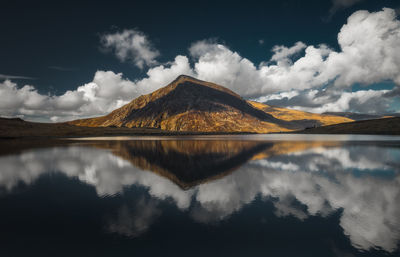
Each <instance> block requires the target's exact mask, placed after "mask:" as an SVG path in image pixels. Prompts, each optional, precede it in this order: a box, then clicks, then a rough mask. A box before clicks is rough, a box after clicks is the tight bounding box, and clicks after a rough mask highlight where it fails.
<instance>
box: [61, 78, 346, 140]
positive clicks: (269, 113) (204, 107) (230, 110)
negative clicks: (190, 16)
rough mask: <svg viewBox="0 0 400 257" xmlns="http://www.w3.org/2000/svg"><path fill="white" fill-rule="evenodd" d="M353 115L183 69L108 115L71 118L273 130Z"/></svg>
mask: <svg viewBox="0 0 400 257" xmlns="http://www.w3.org/2000/svg"><path fill="white" fill-rule="evenodd" d="M350 121H352V120H351V119H348V118H345V117H339V116H333V115H319V114H311V113H306V112H300V111H294V110H289V109H284V108H274V107H270V106H268V105H264V104H260V103H256V102H251V101H246V100H245V99H243V98H242V97H241V96H239V95H238V94H236V93H234V92H232V91H231V90H229V89H227V88H225V87H223V86H220V85H217V84H214V83H210V82H206V81H201V80H198V79H195V78H192V77H189V76H185V75H181V76H179V77H178V78H176V79H175V80H174V81H173V82H171V83H170V84H169V85H167V86H165V87H163V88H161V89H159V90H157V91H154V92H153V93H151V94H148V95H142V96H140V97H138V98H136V99H134V100H133V101H131V102H130V103H128V104H126V105H124V106H122V107H121V108H119V109H116V110H114V111H113V112H111V113H110V114H108V115H106V116H102V117H97V118H89V119H81V120H75V121H71V122H69V123H68V124H72V125H76V126H86V127H128V128H158V129H161V130H166V131H192V132H253V133H271V132H287V131H293V130H300V129H304V128H307V127H315V126H321V125H330V124H337V123H342V122H350Z"/></svg>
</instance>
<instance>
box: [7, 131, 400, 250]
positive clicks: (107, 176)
mask: <svg viewBox="0 0 400 257" xmlns="http://www.w3.org/2000/svg"><path fill="white" fill-rule="evenodd" d="M0 143H1V144H2V145H1V148H2V151H1V156H0V208H1V209H0V210H1V211H0V228H1V230H0V256H400V249H399V246H400V137H390V136H389V137H388V136H386V137H384V136H374V137H371V136H303V135H270V136H209V137H207V136H206V137H182V138H165V137H163V138H140V137H124V138H96V139H93V138H92V139H89V138H86V139H79V140H65V141H63V142H61V141H60V142H57V141H56V142H47V143H46V142H43V141H41V142H32V143H28V142H15V141H12V140H9V141H1V142H0Z"/></svg>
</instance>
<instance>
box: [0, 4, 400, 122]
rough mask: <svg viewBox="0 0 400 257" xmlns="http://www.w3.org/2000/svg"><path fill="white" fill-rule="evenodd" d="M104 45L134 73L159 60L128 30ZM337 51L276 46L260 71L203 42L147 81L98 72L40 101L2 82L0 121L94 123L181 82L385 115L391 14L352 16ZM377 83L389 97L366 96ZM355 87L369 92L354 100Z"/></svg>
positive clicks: (396, 38)
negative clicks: (184, 79) (187, 79)
mask: <svg viewBox="0 0 400 257" xmlns="http://www.w3.org/2000/svg"><path fill="white" fill-rule="evenodd" d="M135 37H139V38H141V40H139V39H135ZM106 38H108V41H107V42H109V43H108V45H109V46H110V47H112V48H114V50H115V52H116V53H117V55H118V56H120V58H121V59H123V60H127V59H132V60H133V61H134V62H136V63H137V65H139V66H143V65H145V64H146V65H152V64H155V60H154V58H155V57H156V56H157V54H155V53H156V52H154V51H152V50H151V48H149V47H148V46H149V44H148V40H147V38H146V37H145V36H144V35H142V34H141V33H139V32H137V31H134V30H126V31H124V32H121V33H116V34H110V35H108V37H106ZM135 40H138V42H143V43H134V42H133V41H135ZM338 43H339V46H340V51H335V50H333V49H331V48H329V47H328V46H326V45H324V44H321V45H318V46H313V45H309V46H306V45H305V44H304V43H302V42H300V41H299V42H297V43H296V44H295V45H294V46H292V47H285V46H275V47H274V48H273V52H274V54H273V56H272V57H271V59H270V60H268V61H266V62H261V63H260V64H258V65H257V64H255V63H253V62H251V61H250V60H248V59H246V58H244V57H242V56H241V55H240V54H239V53H238V52H235V51H232V50H230V49H229V48H228V47H227V46H225V45H222V44H218V43H215V42H212V41H207V40H203V41H198V42H195V43H193V44H192V45H191V46H190V48H189V52H190V57H191V59H192V60H193V64H191V63H190V62H189V58H188V57H186V56H182V55H178V56H176V57H175V59H174V60H173V61H171V62H169V63H167V64H163V65H158V66H154V67H151V68H149V69H148V71H147V73H146V74H147V76H146V77H145V78H143V79H141V80H136V81H130V80H128V79H124V78H123V75H122V74H121V73H114V72H112V71H97V72H96V74H95V75H94V78H93V81H92V82H89V83H87V84H84V85H81V86H79V87H78V88H77V89H75V90H71V91H68V92H66V93H65V94H63V95H61V96H54V95H41V94H39V93H38V92H37V90H36V89H35V88H34V87H33V86H30V85H26V86H23V87H21V88H18V87H17V85H16V84H15V83H13V82H10V81H8V80H6V81H3V82H0V97H1V99H4V101H2V102H1V103H0V115H2V116H22V117H25V118H27V119H39V118H41V119H42V120H50V119H51V120H53V121H62V120H68V119H73V118H83V117H92V116H99V115H103V114H106V113H108V112H110V111H112V110H114V109H115V108H118V107H120V106H122V105H123V104H126V103H128V102H129V101H131V100H132V99H134V98H136V97H138V96H140V95H142V94H147V93H150V92H152V91H154V90H156V89H158V88H160V87H162V86H165V85H167V84H168V83H169V82H171V81H172V80H174V79H175V78H176V77H177V76H178V75H180V74H186V75H191V76H194V77H197V78H199V79H202V80H207V81H211V82H215V83H218V84H221V85H224V86H226V87H228V88H230V89H232V90H233V91H235V92H237V93H239V94H240V95H242V96H244V97H248V98H258V99H259V100H261V101H264V100H265V101H267V103H270V104H275V105H281V106H288V107H293V108H299V109H302V110H307V111H311V112H325V111H358V112H386V111H387V109H388V108H389V107H390V105H391V104H392V103H393V101H396V99H397V98H396V97H398V96H397V94H396V92H398V88H399V85H400V73H399V72H398V71H399V70H400V21H399V20H398V19H397V18H396V14H395V11H394V10H393V9H389V8H384V9H383V10H382V11H379V12H372V13H370V12H368V11H357V12H355V13H353V14H352V15H351V16H350V17H349V18H348V21H347V23H346V24H345V25H344V26H343V27H342V28H341V30H340V32H339V34H338ZM132 45H133V46H134V47H133V46H132ZM137 45H139V46H140V47H136V46H137ZM131 46H132V47H131ZM135 47H136V48H135ZM149 49H150V50H149ZM303 50H304V54H302V51H303ZM135 58H136V59H135ZM382 81H393V83H395V84H396V86H395V87H394V88H393V89H392V90H391V91H388V90H376V89H375V90H373V89H368V85H371V84H373V83H379V82H382ZM355 83H358V84H360V85H364V86H365V87H366V89H363V90H359V91H357V92H351V91H352V89H351V87H352V86H353V85H354V84H355ZM372 103H373V104H376V106H374V108H371V107H372V106H373V105H372Z"/></svg>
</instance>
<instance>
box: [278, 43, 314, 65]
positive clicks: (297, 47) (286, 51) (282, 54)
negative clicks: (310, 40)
mask: <svg viewBox="0 0 400 257" xmlns="http://www.w3.org/2000/svg"><path fill="white" fill-rule="evenodd" d="M306 47H307V46H306V44H304V43H303V42H300V41H299V42H296V44H294V46H292V47H290V48H287V47H286V46H274V47H273V48H272V51H273V52H274V55H273V56H272V57H271V61H276V62H279V61H282V60H286V59H287V58H288V57H290V56H292V55H294V54H296V53H298V52H300V51H301V50H303V49H304V48H306Z"/></svg>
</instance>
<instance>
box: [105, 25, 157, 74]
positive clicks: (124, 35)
mask: <svg viewBox="0 0 400 257" xmlns="http://www.w3.org/2000/svg"><path fill="white" fill-rule="evenodd" d="M101 42H102V45H103V46H104V47H105V48H109V49H112V50H113V51H114V53H115V55H116V56H117V58H118V59H119V60H121V61H122V62H123V61H132V62H133V63H134V64H135V65H136V66H137V67H139V68H140V69H143V68H144V66H145V65H146V66H150V65H155V64H157V61H156V60H155V58H157V57H158V56H159V55H160V52H159V51H158V50H156V49H154V48H153V46H152V45H151V42H150V41H149V39H148V38H147V36H146V35H145V34H144V33H143V32H141V31H138V30H134V29H129V30H128V29H126V30H123V31H122V32H116V33H113V34H105V35H103V36H102V37H101Z"/></svg>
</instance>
